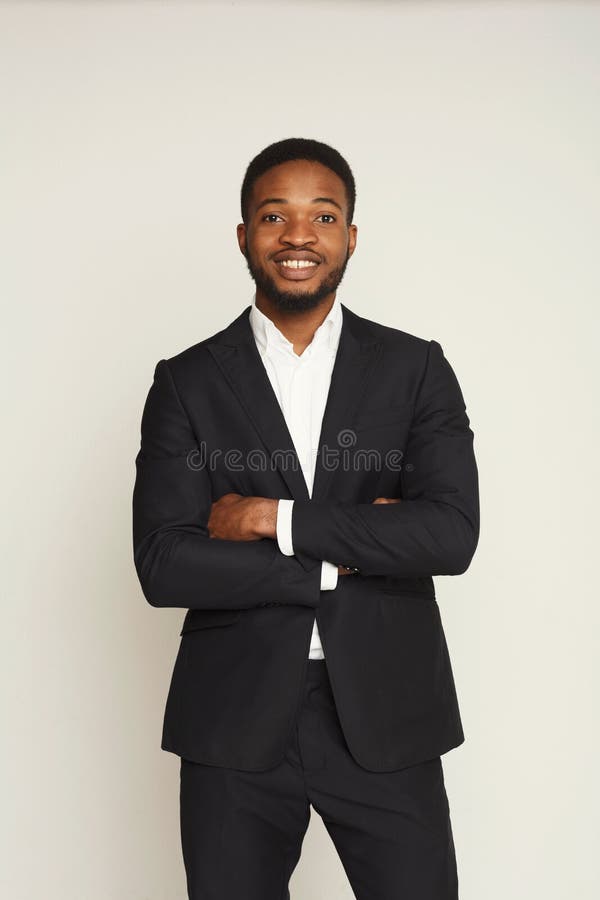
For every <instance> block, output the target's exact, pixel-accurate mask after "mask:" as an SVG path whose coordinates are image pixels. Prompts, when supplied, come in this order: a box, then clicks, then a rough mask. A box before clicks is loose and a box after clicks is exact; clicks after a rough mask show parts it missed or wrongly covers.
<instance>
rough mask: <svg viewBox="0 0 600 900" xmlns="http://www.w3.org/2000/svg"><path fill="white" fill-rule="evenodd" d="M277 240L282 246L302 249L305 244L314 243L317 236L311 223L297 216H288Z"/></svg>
mask: <svg viewBox="0 0 600 900" xmlns="http://www.w3.org/2000/svg"><path fill="white" fill-rule="evenodd" d="M279 239H280V241H281V242H282V243H283V244H288V245H290V244H291V245H292V246H294V247H302V246H304V245H305V244H312V243H314V242H315V241H316V240H317V235H316V232H315V229H314V226H313V223H312V222H311V221H310V220H307V219H304V218H301V217H299V216H298V217H293V216H290V218H289V219H288V220H287V223H286V227H285V228H284V229H283V231H282V232H281V234H280V236H279Z"/></svg>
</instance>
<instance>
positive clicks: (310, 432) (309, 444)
mask: <svg viewBox="0 0 600 900" xmlns="http://www.w3.org/2000/svg"><path fill="white" fill-rule="evenodd" d="M342 319H343V315H342V308H341V306H340V302H339V300H338V298H337V297H336V298H335V300H334V301H333V305H332V307H331V309H330V311H329V313H328V314H327V316H326V318H325V319H324V321H323V322H322V323H321V325H319V327H318V328H317V330H316V331H315V333H314V335H313V339H312V341H311V343H310V344H309V345H308V346H307V347H306V349H305V350H304V351H303V352H302V353H301V354H300V356H299V355H298V354H297V353H294V345H293V344H292V342H291V341H288V340H287V338H286V337H284V335H283V334H282V333H281V331H280V330H279V329H278V328H277V326H276V325H274V323H273V322H272V321H271V319H269V317H268V316H265V314H264V313H262V312H261V311H260V309H258V307H257V306H256V294H254V297H253V302H252V308H251V310H250V326H251V328H252V332H253V334H254V339H255V341H256V346H257V348H258V352H259V353H260V356H261V359H262V361H263V364H264V366H265V369H266V370H267V374H268V376H269V380H270V382H271V385H272V386H273V391H274V393H275V396H276V397H277V400H278V401H279V405H280V407H281V411H282V413H283V417H284V419H285V422H286V425H287V427H288V431H289V432H290V435H291V437H292V441H293V444H294V447H295V450H296V454H297V456H298V461H299V463H300V468H301V469H302V474H303V475H304V480H305V481H306V486H307V488H308V494H309V496H311V495H312V488H313V481H314V475H315V464H316V461H317V454H318V450H319V437H320V434H321V423H322V421H323V413H324V411H325V404H326V402H327V395H328V393H329V385H330V382H331V373H332V371H333V364H334V361H335V355H336V353H337V348H338V343H339V339H340V333H341V330H342ZM293 505H294V501H293V500H287V499H280V500H279V504H278V510H277V543H278V545H279V549H280V550H281V552H282V553H284V554H285V555H286V556H293V555H294V547H293V544H292V508H293ZM337 579H338V567H337V564H336V563H331V562H328V561H327V560H323V561H322V563H321V590H322V591H327V590H333V589H334V588H335V587H337ZM308 656H309V659H324V658H325V655H324V653H323V647H322V645H321V640H320V638H319V630H318V628H317V620H316V619H315V621H314V623H313V632H312V637H311V642H310V649H309V653H308Z"/></svg>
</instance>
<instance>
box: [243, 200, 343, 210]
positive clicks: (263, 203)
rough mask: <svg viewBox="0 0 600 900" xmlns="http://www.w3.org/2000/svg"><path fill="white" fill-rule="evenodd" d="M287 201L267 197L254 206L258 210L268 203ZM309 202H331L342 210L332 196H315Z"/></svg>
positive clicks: (285, 201)
mask: <svg viewBox="0 0 600 900" xmlns="http://www.w3.org/2000/svg"><path fill="white" fill-rule="evenodd" d="M287 202H288V201H287V200H285V199H284V198H283V197H267V199H266V200H261V202H260V203H259V204H258V206H257V207H256V211H257V212H258V210H259V209H261V208H262V207H263V206H266V205H267V204H268V203H287ZM310 202H311V203H331V204H333V206H337V208H338V209H339V211H340V212H343V209H342V207H341V206H340V204H339V203H338V202H337V200H334V199H333V197H315V199H314V200H311V201H310Z"/></svg>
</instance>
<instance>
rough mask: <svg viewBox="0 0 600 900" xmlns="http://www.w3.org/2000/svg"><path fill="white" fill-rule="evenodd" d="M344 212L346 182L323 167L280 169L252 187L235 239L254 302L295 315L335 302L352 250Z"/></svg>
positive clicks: (352, 229)
mask: <svg viewBox="0 0 600 900" xmlns="http://www.w3.org/2000/svg"><path fill="white" fill-rule="evenodd" d="M347 209H348V205H347V199H346V188H345V185H344V182H343V181H342V179H341V178H339V177H338V176H337V175H336V174H335V172H332V171H331V169H328V168H327V167H326V166H323V165H321V163H317V162H311V161H308V160H294V161H292V162H286V163H282V164H281V165H278V166H275V167H274V168H272V169H269V171H268V172H265V173H264V175H261V176H260V178H258V179H257V180H256V181H255V183H254V186H253V189H252V195H251V198H250V203H249V209H248V222H247V225H244V224H240V225H238V227H237V236H238V243H239V246H240V250H241V251H242V253H243V254H244V256H245V257H246V262H247V264H248V269H249V270H250V274H251V276H252V278H253V279H254V281H255V283H256V294H257V300H259V299H260V298H266V299H267V300H268V301H270V302H271V303H274V304H275V305H276V306H277V307H278V308H279V309H282V310H288V311H297V312H300V311H302V310H305V309H312V308H313V307H315V306H318V305H319V304H320V303H321V302H322V301H324V300H325V299H326V298H327V299H331V300H332V301H333V298H334V297H335V291H336V288H337V286H338V285H339V283H340V281H341V280H342V277H343V275H344V271H345V269H346V264H347V262H348V260H349V259H350V257H351V256H352V254H353V252H354V248H355V246H356V233H357V228H356V225H350V226H348V225H347V224H346V220H347Z"/></svg>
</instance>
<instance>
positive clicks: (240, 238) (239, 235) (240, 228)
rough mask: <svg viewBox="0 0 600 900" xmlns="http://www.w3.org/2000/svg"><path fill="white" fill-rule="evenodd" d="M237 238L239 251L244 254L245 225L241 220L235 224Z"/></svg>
mask: <svg viewBox="0 0 600 900" xmlns="http://www.w3.org/2000/svg"><path fill="white" fill-rule="evenodd" d="M237 239H238V244H239V248H240V251H241V253H242V255H243V256H245V255H246V226H245V225H244V223H243V222H240V224H239V225H238V226H237Z"/></svg>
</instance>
